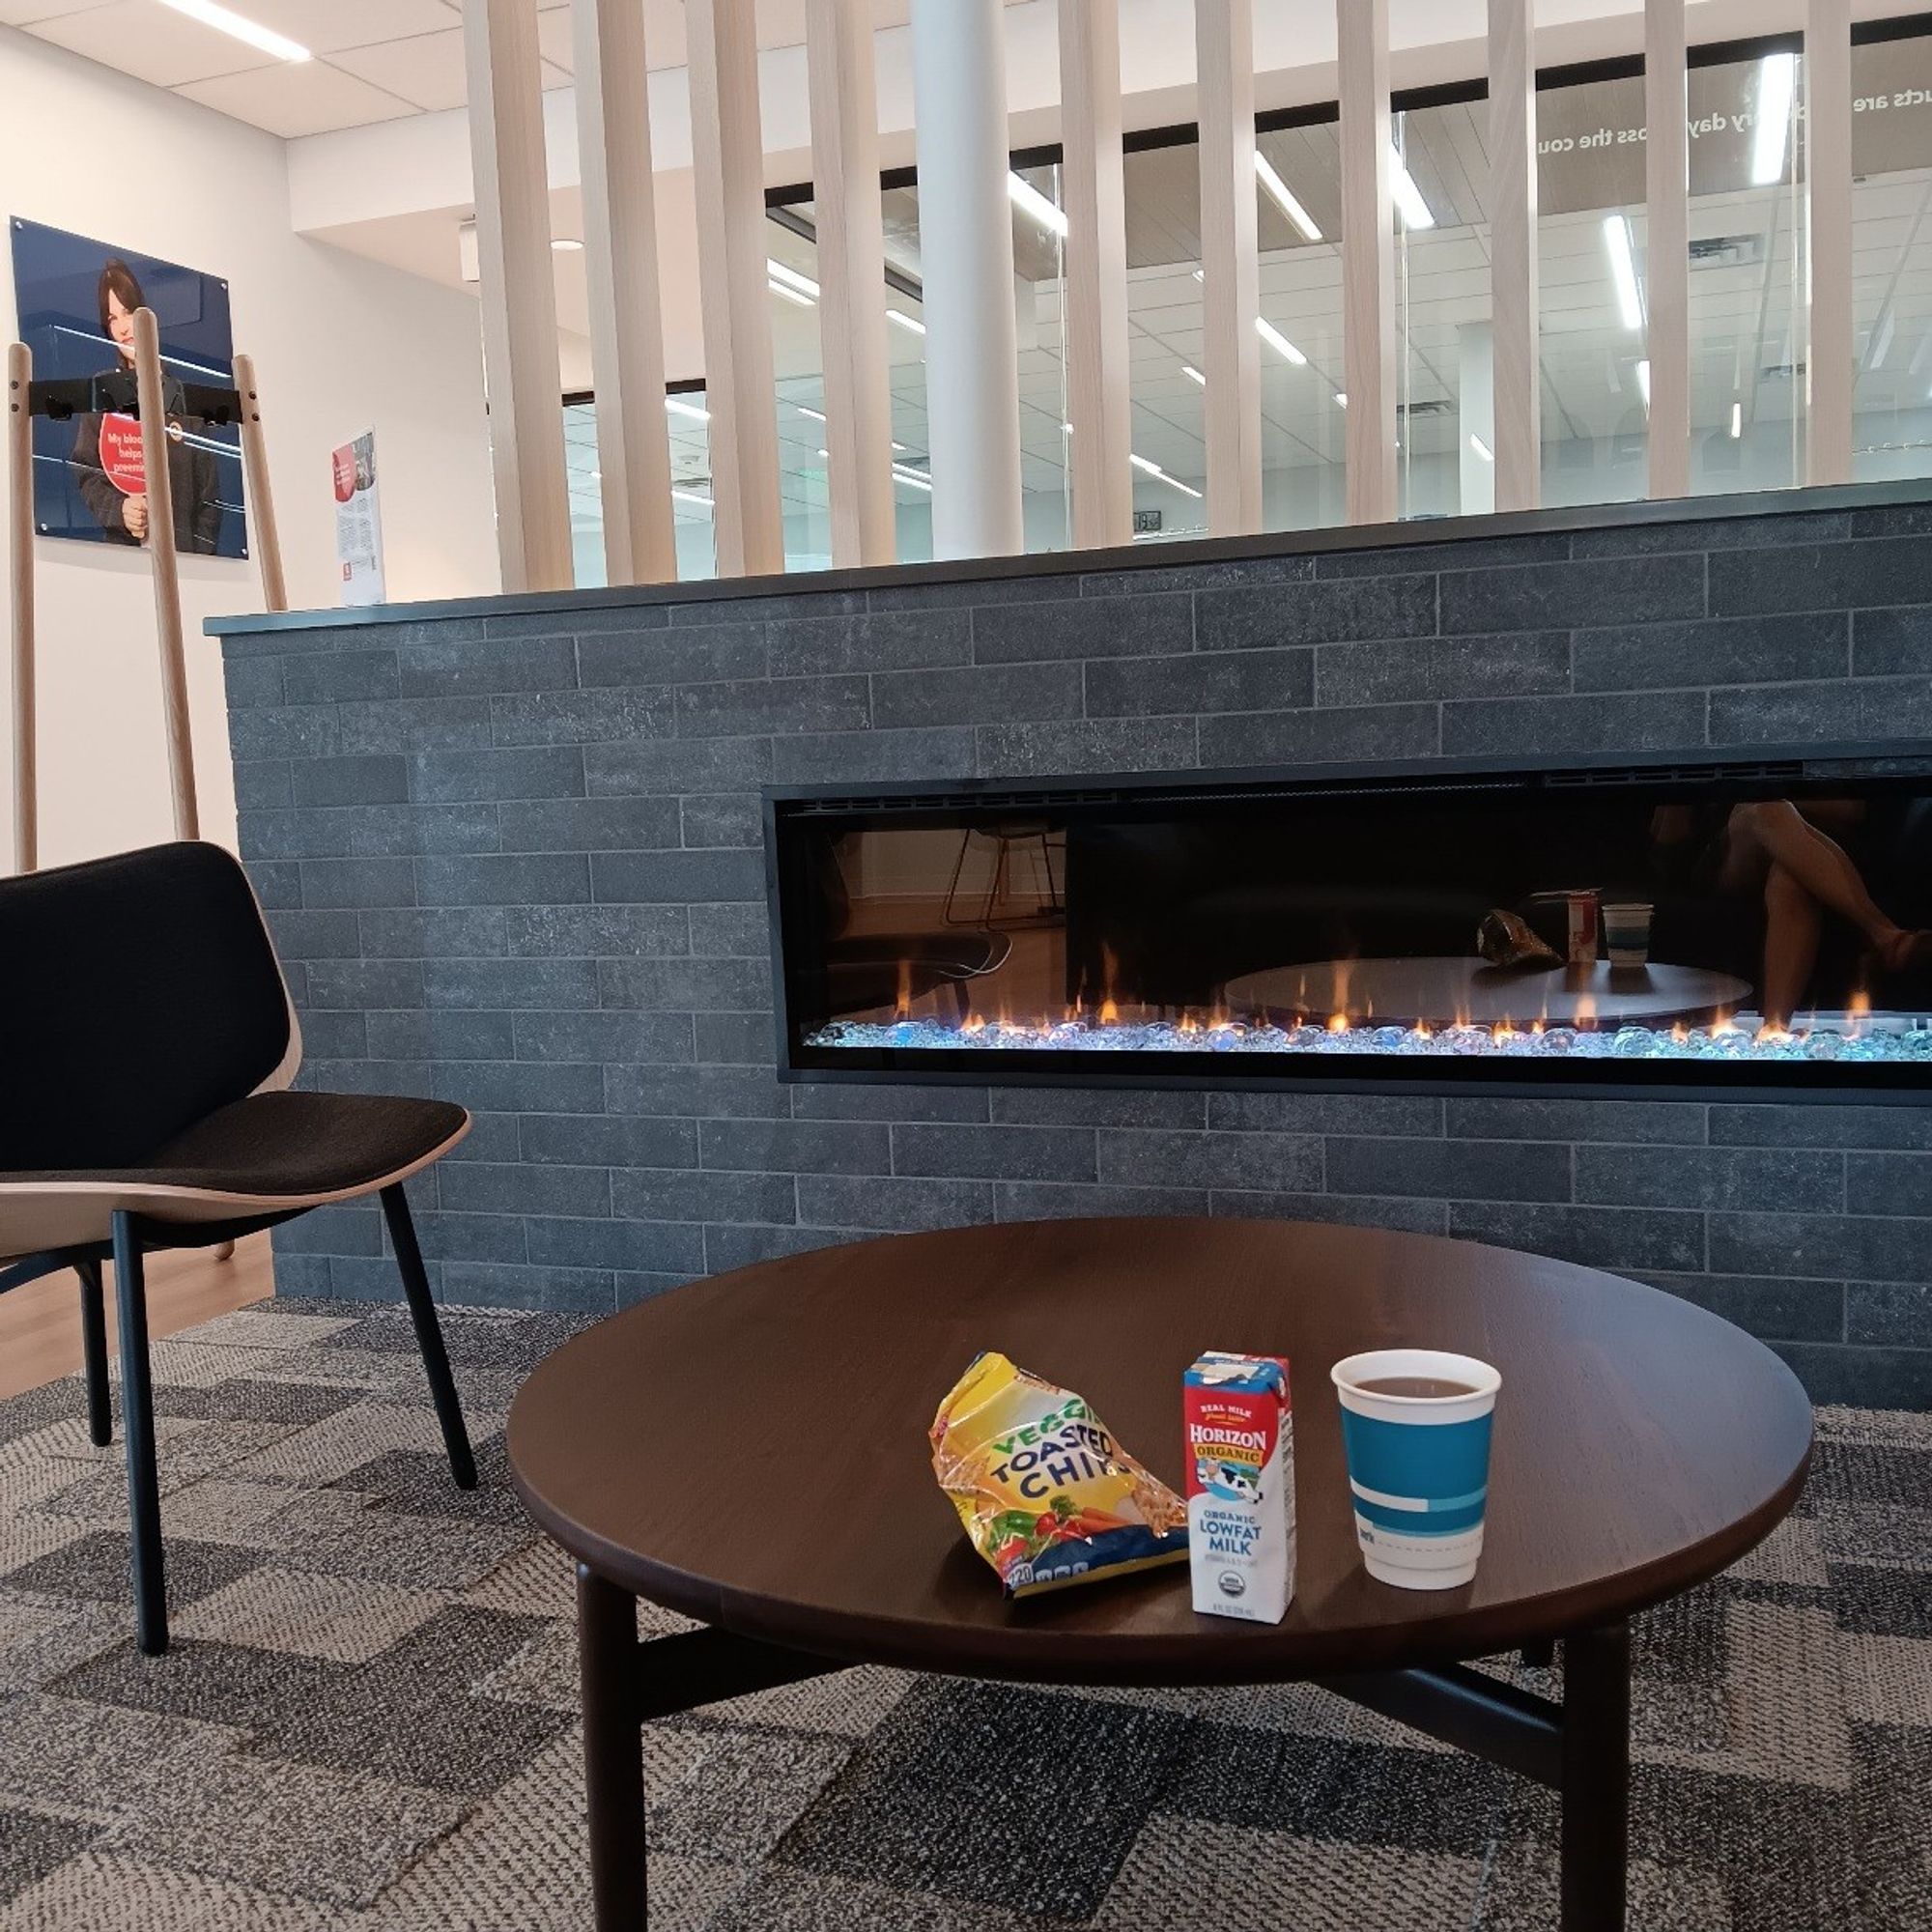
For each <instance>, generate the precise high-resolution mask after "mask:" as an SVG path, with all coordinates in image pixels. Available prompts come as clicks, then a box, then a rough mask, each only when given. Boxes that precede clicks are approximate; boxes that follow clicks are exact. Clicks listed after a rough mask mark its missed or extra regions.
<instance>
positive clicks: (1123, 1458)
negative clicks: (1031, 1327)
mask: <svg viewBox="0 0 1932 1932" xmlns="http://www.w3.org/2000/svg"><path fill="white" fill-rule="evenodd" d="M932 1467H933V1471H934V1473H935V1474H936V1475H937V1476H938V1478H939V1487H940V1488H941V1489H942V1490H944V1491H945V1492H946V1493H947V1495H948V1496H950V1497H951V1498H952V1507H953V1508H954V1509H955V1510H957V1511H958V1512H959V1520H960V1521H961V1522H962V1523H963V1524H964V1525H965V1528H966V1534H967V1535H968V1536H969V1537H970V1538H972V1541H973V1547H974V1548H975V1549H977V1550H978V1551H979V1552H980V1555H981V1556H983V1557H984V1558H985V1559H986V1561H987V1562H988V1563H990V1564H991V1565H992V1566H993V1568H994V1569H995V1570H996V1571H997V1572H998V1573H999V1577H1000V1582H1001V1585H1002V1586H1003V1587H1004V1589H1005V1590H1006V1593H1007V1595H1008V1596H1009V1597H1031V1596H1036V1595H1037V1594H1038V1593H1039V1592H1040V1591H1042V1590H1055V1589H1059V1588H1060V1587H1061V1586H1062V1585H1063V1584H1066V1583H1083V1582H1087V1581H1089V1580H1090V1579H1092V1578H1094V1577H1110V1576H1111V1577H1118V1576H1122V1575H1124V1574H1125V1573H1126V1572H1128V1571H1130V1570H1146V1569H1149V1568H1150V1567H1151V1566H1152V1565H1154V1564H1156V1563H1184V1562H1185V1561H1186V1560H1187V1506H1186V1505H1185V1504H1184V1503H1183V1502H1182V1501H1181V1500H1180V1498H1179V1496H1178V1495H1176V1494H1175V1492H1173V1491H1172V1490H1170V1489H1169V1488H1168V1487H1167V1485H1166V1484H1165V1483H1162V1482H1160V1481H1158V1480H1157V1479H1156V1478H1155V1477H1153V1476H1151V1475H1149V1474H1148V1472H1147V1471H1146V1470H1145V1469H1143V1468H1142V1467H1141V1465H1140V1464H1139V1463H1136V1462H1135V1461H1134V1459H1133V1458H1132V1457H1131V1456H1129V1455H1128V1454H1127V1453H1126V1451H1125V1450H1123V1449H1122V1448H1121V1447H1120V1446H1119V1444H1117V1443H1116V1442H1115V1441H1114V1439H1113V1437H1112V1436H1111V1435H1108V1434H1107V1431H1106V1429H1105V1428H1104V1427H1103V1426H1102V1424H1101V1422H1100V1419H1099V1418H1098V1417H1097V1416H1096V1415H1095V1414H1094V1411H1093V1410H1092V1409H1091V1408H1089V1407H1088V1406H1087V1404H1086V1403H1085V1402H1084V1401H1083V1400H1082V1399H1081V1398H1080V1397H1079V1396H1077V1395H1075V1394H1073V1393H1072V1391H1071V1390H1069V1389H1064V1388H1056V1387H1055V1386H1054V1385H1053V1384H1052V1383H1051V1382H1046V1381H1041V1380H1040V1378H1038V1377H1037V1376H1031V1375H1028V1374H1027V1372H1026V1371H1025V1370H1024V1369H1018V1368H1015V1367H1014V1366H1013V1364H1012V1363H1011V1362H1009V1360H1008V1359H1007V1358H1006V1356H1004V1355H996V1354H983V1355H980V1356H979V1357H977V1358H976V1359H975V1360H974V1362H973V1364H972V1366H971V1367H970V1368H969V1369H968V1370H967V1371H966V1373H965V1374H964V1375H963V1376H961V1377H960V1378H959V1379H958V1381H957V1382H955V1383H954V1384H953V1386H952V1393H951V1394H949V1395H948V1396H947V1398H946V1400H945V1401H944V1402H942V1403H941V1404H940V1405H939V1413H938V1414H937V1415H935V1416H934V1417H933V1419H932Z"/></svg>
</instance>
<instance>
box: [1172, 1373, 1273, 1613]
mask: <svg viewBox="0 0 1932 1932" xmlns="http://www.w3.org/2000/svg"><path fill="white" fill-rule="evenodd" d="M1182 1404H1183V1411H1182V1412H1183V1419H1184V1425H1185V1431H1186V1436H1187V1536H1188V1560H1189V1567H1190V1569H1191V1571H1192V1574H1193V1579H1194V1607H1195V1608H1196V1609H1197V1610H1200V1611H1203V1612H1205V1613H1207V1614H1209V1615H1213V1616H1223V1617H1241V1618H1245V1619H1246V1620H1248V1621H1249V1622H1252V1623H1269V1624H1272V1623H1279V1622H1280V1621H1281V1619H1282V1618H1283V1617H1284V1616H1285V1615H1287V1613H1288V1601H1289V1598H1290V1597H1291V1596H1292V1595H1293V1585H1294V1418H1293V1413H1292V1411H1291V1408H1290V1405H1289V1386H1288V1358H1287V1357H1286V1356H1285V1355H1235V1354H1226V1353H1220V1352H1214V1353H1209V1354H1206V1355H1203V1356H1202V1357H1201V1358H1200V1360H1199V1361H1197V1362H1196V1363H1195V1364H1194V1366H1193V1367H1192V1368H1191V1369H1189V1370H1188V1372H1187V1377H1186V1381H1185V1384H1184V1386H1183V1389H1182Z"/></svg>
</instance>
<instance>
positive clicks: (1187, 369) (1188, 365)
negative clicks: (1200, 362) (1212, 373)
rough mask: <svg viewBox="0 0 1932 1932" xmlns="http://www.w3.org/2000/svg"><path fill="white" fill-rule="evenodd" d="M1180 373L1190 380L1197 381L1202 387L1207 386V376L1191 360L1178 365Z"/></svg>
mask: <svg viewBox="0 0 1932 1932" xmlns="http://www.w3.org/2000/svg"><path fill="white" fill-rule="evenodd" d="M1180 373H1181V374H1182V375H1183V376H1185V377H1187V378H1189V379H1190V380H1191V381H1193V382H1196V383H1199V384H1201V386H1202V387H1203V388H1204V389H1205V388H1206V387H1207V386H1208V378H1207V377H1206V376H1204V375H1203V374H1202V373H1201V371H1200V370H1199V369H1197V368H1196V367H1195V366H1194V364H1193V363H1192V362H1183V363H1182V364H1181V365H1180Z"/></svg>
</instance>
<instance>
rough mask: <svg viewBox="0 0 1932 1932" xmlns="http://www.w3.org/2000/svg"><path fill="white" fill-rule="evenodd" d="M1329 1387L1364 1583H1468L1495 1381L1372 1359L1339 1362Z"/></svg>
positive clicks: (1395, 1357) (1477, 1366) (1391, 1357)
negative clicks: (1337, 1407)
mask: <svg viewBox="0 0 1932 1932" xmlns="http://www.w3.org/2000/svg"><path fill="white" fill-rule="evenodd" d="M1329 1377H1330V1379H1331V1380H1332V1381H1333V1382H1334V1384H1335V1393H1336V1395H1337V1397H1338V1398H1339V1400H1340V1402H1341V1407H1342V1446H1343V1449H1344V1451H1345V1452H1346V1455H1347V1458H1348V1464H1349V1489H1350V1497H1351V1500H1352V1502H1353V1505H1354V1513H1355V1539H1356V1542H1357V1544H1358V1546H1359V1547H1360V1548H1361V1552H1362V1562H1363V1565H1364V1567H1365V1568H1366V1569H1367V1570H1368V1573H1369V1575H1370V1576H1371V1577H1376V1578H1377V1579H1378V1581H1380V1582H1383V1583H1390V1584H1393V1585H1394V1586H1395V1587H1396V1588H1397V1589H1400V1590H1449V1589H1454V1588H1456V1587H1457V1586H1458V1585H1459V1584H1463V1583H1467V1582H1469V1581H1471V1580H1472V1579H1473V1578H1474V1577H1475V1574H1476V1563H1477V1560H1478V1558H1480V1556H1481V1555H1482V1552H1483V1517H1484V1512H1485V1509H1486V1506H1487V1504H1488V1500H1489V1485H1490V1424H1491V1418H1492V1415H1493V1413H1494V1410H1495V1405H1496V1391H1497V1390H1498V1389H1499V1388H1500V1387H1501V1386H1502V1378H1501V1376H1499V1375H1498V1374H1497V1373H1496V1371H1495V1370H1494V1369H1493V1368H1492V1367H1491V1366H1490V1364H1489V1363H1487V1362H1482V1361H1478V1360H1477V1359H1476V1358H1475V1356H1473V1355H1458V1354H1453V1353H1450V1352H1448V1351H1446V1350H1439V1349H1374V1350H1369V1351H1368V1352H1367V1353H1365V1354H1359V1355H1350V1356H1348V1357H1347V1358H1346V1359H1345V1360H1343V1361H1339V1362H1337V1363H1336V1364H1335V1366H1334V1368H1333V1369H1331V1370H1330V1371H1329Z"/></svg>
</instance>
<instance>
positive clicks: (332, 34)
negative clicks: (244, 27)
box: [234, 0, 463, 54]
mask: <svg viewBox="0 0 1932 1932" xmlns="http://www.w3.org/2000/svg"><path fill="white" fill-rule="evenodd" d="M234 5H235V6H236V7H237V8H238V9H239V10H240V11H241V12H242V13H245V14H247V15H248V17H249V18H250V19H251V20H259V21H260V22H261V23H262V25H263V26H265V27H272V28H273V29H274V30H275V32H276V33H278V34H286V35H287V36H288V37H289V39H290V40H292V41H299V42H300V43H301V44H302V45H303V46H305V47H307V48H308V49H309V51H310V52H311V53H318V54H332V53H339V52H340V51H341V50H342V49H343V48H344V47H368V46H375V45H377V44H379V43H381V42H384V41H401V40H406V39H408V38H409V37H410V36H411V35H412V34H434V33H438V32H440V31H442V30H444V29H446V28H450V27H460V26H462V24H463V13H462V9H461V8H460V7H456V6H452V5H451V4H450V0H234Z"/></svg>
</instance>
